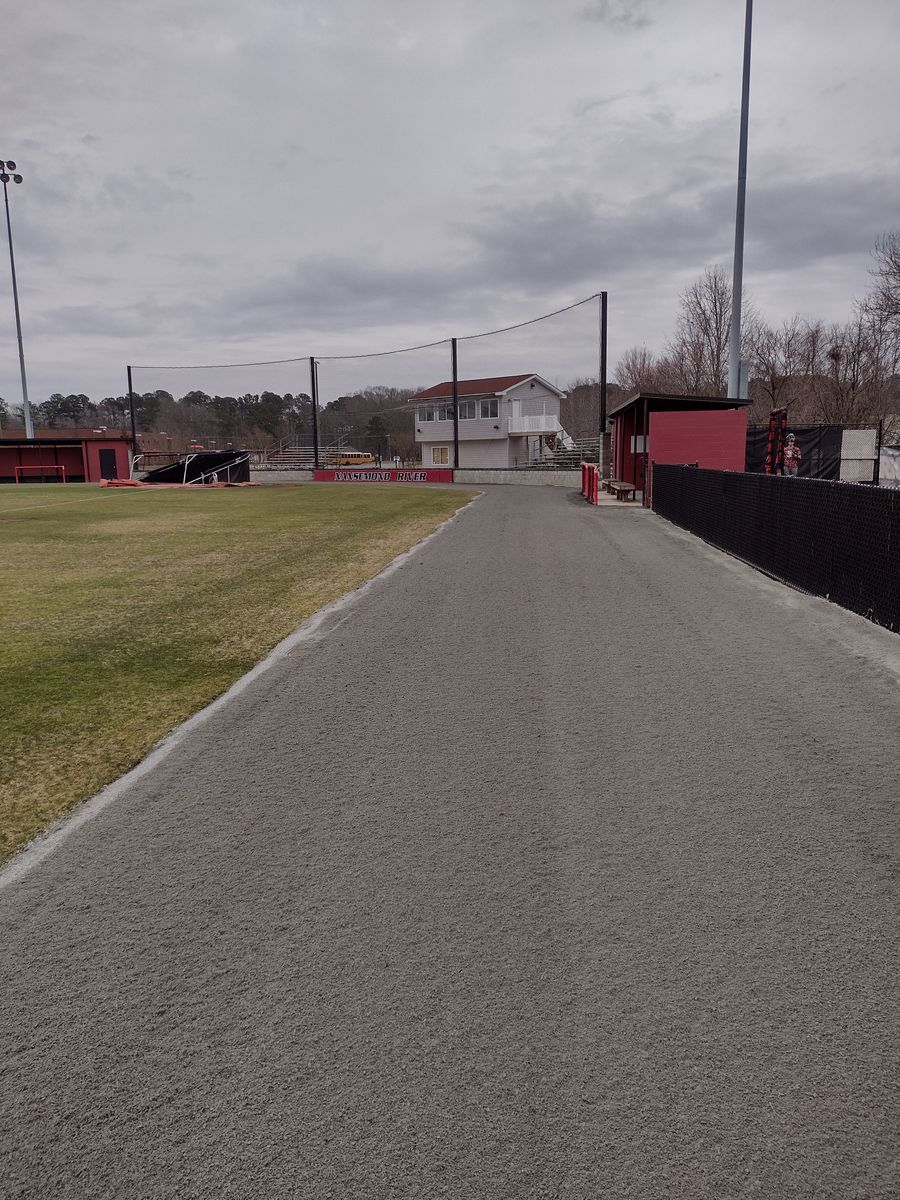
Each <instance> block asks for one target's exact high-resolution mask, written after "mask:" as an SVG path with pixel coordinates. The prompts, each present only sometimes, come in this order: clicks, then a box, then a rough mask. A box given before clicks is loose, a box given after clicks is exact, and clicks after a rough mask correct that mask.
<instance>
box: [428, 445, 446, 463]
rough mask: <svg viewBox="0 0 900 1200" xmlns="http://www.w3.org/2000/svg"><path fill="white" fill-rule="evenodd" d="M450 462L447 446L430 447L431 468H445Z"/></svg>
mask: <svg viewBox="0 0 900 1200" xmlns="http://www.w3.org/2000/svg"><path fill="white" fill-rule="evenodd" d="M449 462H450V447H449V446H432V447H431V465H432V466H433V467H446V466H447V465H448V464H449Z"/></svg>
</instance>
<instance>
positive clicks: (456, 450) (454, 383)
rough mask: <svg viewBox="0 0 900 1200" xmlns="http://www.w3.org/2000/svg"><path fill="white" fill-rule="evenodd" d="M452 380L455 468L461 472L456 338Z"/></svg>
mask: <svg viewBox="0 0 900 1200" xmlns="http://www.w3.org/2000/svg"><path fill="white" fill-rule="evenodd" d="M450 379H451V384H450V387H451V392H452V395H453V467H454V470H459V371H458V369H457V355H456V338H451V339H450Z"/></svg>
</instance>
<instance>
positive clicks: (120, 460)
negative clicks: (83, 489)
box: [84, 441, 128, 483]
mask: <svg viewBox="0 0 900 1200" xmlns="http://www.w3.org/2000/svg"><path fill="white" fill-rule="evenodd" d="M84 445H85V447H86V449H87V459H88V479H90V480H91V481H92V482H94V483H97V482H98V481H99V480H100V479H102V478H103V476H102V475H101V474H100V451H101V450H115V452H116V479H127V478H128V443H127V442H113V441H110V442H85V443H84Z"/></svg>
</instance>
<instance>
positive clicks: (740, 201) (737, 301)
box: [728, 0, 753, 399]
mask: <svg viewBox="0 0 900 1200" xmlns="http://www.w3.org/2000/svg"><path fill="white" fill-rule="evenodd" d="M752 25H753V0H747V12H746V17H745V20H744V79H743V85H742V87H741V135H740V147H739V149H738V183H737V211H736V213H735V218H734V273H733V274H732V278H731V337H730V338H729V342H728V395H729V396H730V397H731V398H732V399H738V398H740V392H741V289H742V288H743V283H744V208H745V203H746V198H747V127H748V124H749V117H750V33H751V28H752Z"/></svg>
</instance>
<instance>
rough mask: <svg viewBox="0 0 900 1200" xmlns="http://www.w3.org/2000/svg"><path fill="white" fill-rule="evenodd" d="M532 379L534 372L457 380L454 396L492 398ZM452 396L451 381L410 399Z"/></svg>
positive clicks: (438, 384) (437, 384)
mask: <svg viewBox="0 0 900 1200" xmlns="http://www.w3.org/2000/svg"><path fill="white" fill-rule="evenodd" d="M533 378H534V372H533V371H532V373H531V374H530V375H497V376H494V377H493V378H492V379H458V380H457V381H456V394H457V395H458V396H493V395H494V393H495V392H505V391H506V390H507V388H511V387H515V386H516V384H517V383H524V382H525V380H526V379H533ZM452 395H453V381H452V380H448V381H447V382H446V383H436V384H435V385H434V387H430V388H428V389H427V390H426V391H424V392H419V394H418V395H417V396H413V397H412V399H413V400H438V399H440V398H442V397H445V396H446V397H450V396H452Z"/></svg>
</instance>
